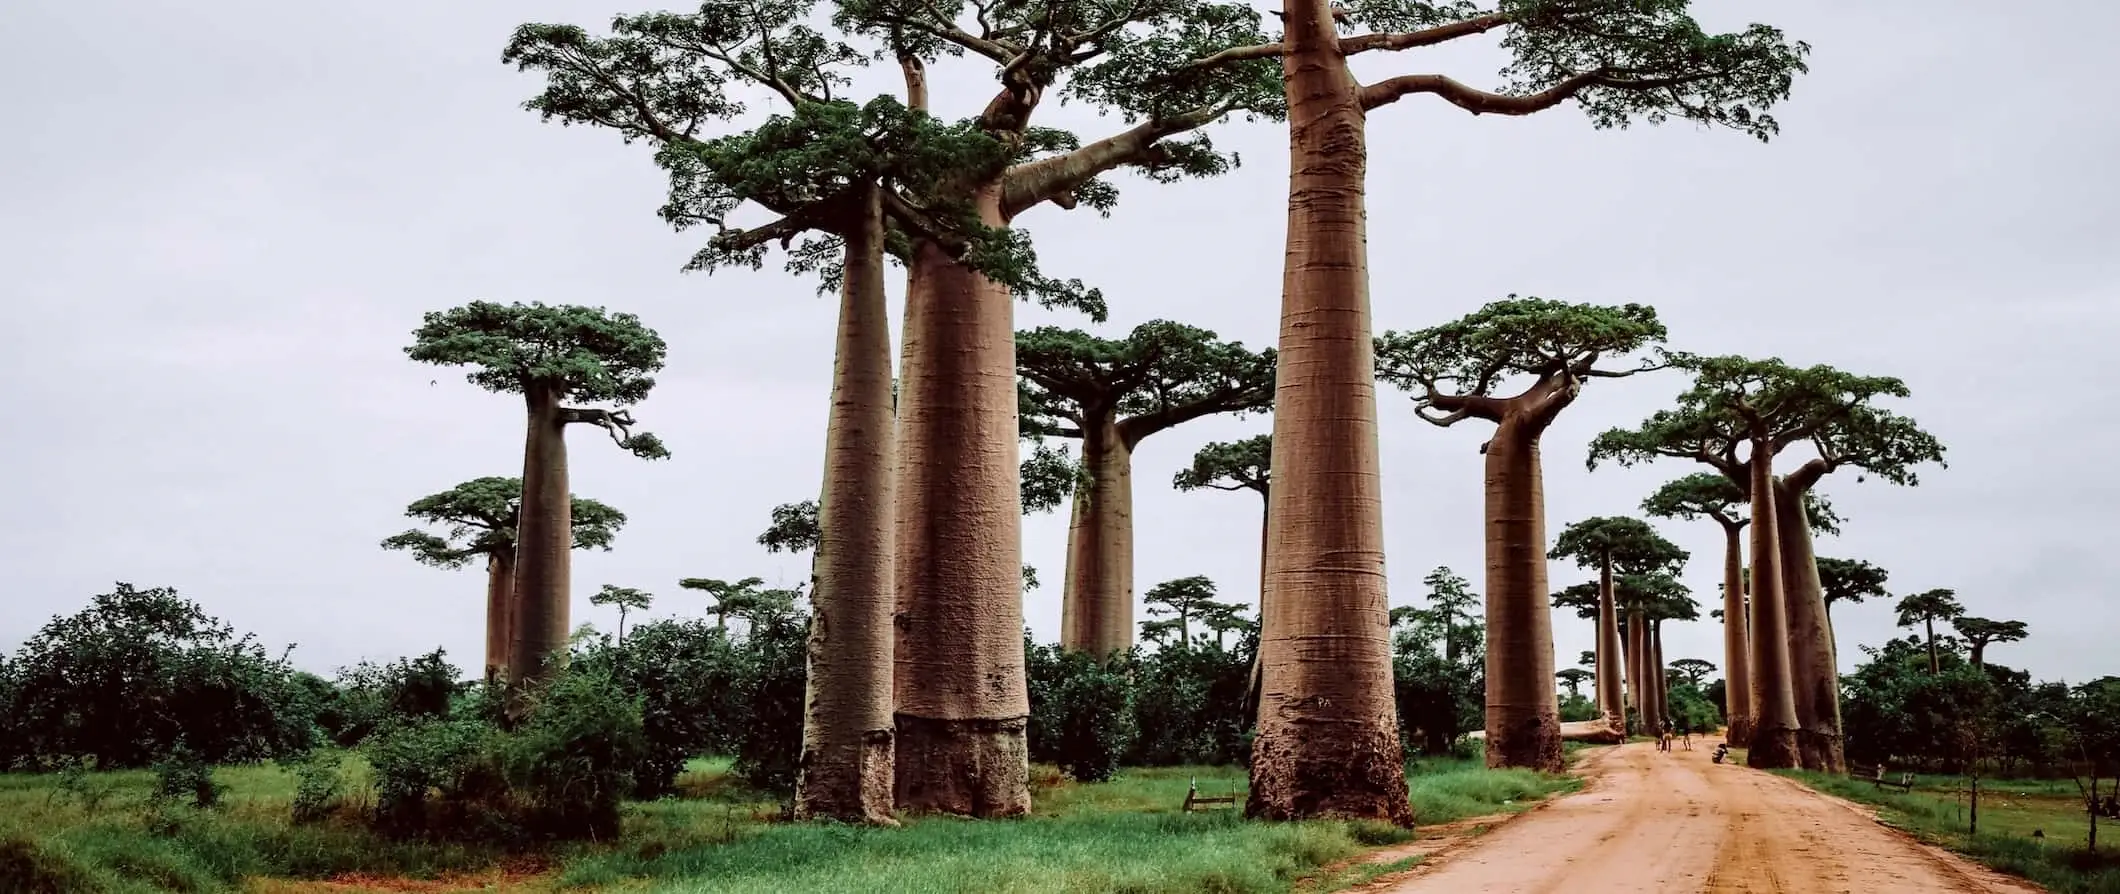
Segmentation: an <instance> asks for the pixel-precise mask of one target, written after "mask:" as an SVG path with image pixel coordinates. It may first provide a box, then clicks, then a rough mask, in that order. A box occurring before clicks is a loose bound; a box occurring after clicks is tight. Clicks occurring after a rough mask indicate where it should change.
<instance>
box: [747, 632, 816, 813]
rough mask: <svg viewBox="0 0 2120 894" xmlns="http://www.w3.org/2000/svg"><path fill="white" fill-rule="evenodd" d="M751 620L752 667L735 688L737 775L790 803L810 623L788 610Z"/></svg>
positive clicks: (797, 756) (796, 764)
mask: <svg viewBox="0 0 2120 894" xmlns="http://www.w3.org/2000/svg"><path fill="white" fill-rule="evenodd" d="M769 592H773V591H769ZM778 592H786V591H778ZM753 618H754V620H753V623H752V625H751V630H750V633H749V635H748V636H747V637H746V642H745V644H746V646H747V647H748V649H747V651H748V652H749V653H750V660H751V662H752V664H751V666H750V667H749V668H747V669H746V673H745V674H744V676H743V677H742V678H741V680H740V682H739V683H738V688H737V697H738V698H739V699H741V700H742V701H743V703H744V705H745V706H746V708H747V713H746V715H745V717H744V720H743V726H742V727H740V728H739V730H738V732H737V736H736V767H735V769H736V775H737V776H739V777H741V778H742V779H743V780H744V781H745V782H748V783H750V784H751V785H752V786H754V787H756V788H758V789H759V790H761V791H766V792H773V793H776V794H779V795H782V796H784V797H786V798H789V799H792V798H793V796H794V792H795V776H796V772H797V770H798V769H799V765H800V761H801V758H802V723H803V699H804V698H805V696H806V695H807V692H808V690H807V685H808V681H809V661H808V652H807V649H808V639H809V626H810V625H809V618H808V616H806V615H803V614H800V613H798V612H795V611H793V610H792V609H790V610H789V611H788V612H787V613H784V614H774V615H754V616H753Z"/></svg>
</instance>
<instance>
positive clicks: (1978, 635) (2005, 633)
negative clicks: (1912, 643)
mask: <svg viewBox="0 0 2120 894" xmlns="http://www.w3.org/2000/svg"><path fill="white" fill-rule="evenodd" d="M1951 627H1952V628H1953V629H1955V630H1957V631H1958V635H1959V637H1961V638H1963V639H1964V640H1965V643H1966V646H1967V648H1968V649H1969V650H1970V658H1971V660H1972V662H1973V666H1974V667H1980V666H1982V665H1983V664H1985V663H1986V662H1985V659H1986V657H1987V647H1988V646H1990V645H1993V644H1995V643H2014V642H2017V641H2019V640H2022V639H2024V638H2025V637H2026V636H2028V635H2030V634H2029V633H2028V632H2027V631H2026V630H2025V627H2024V622H2023V621H1994V620H1989V619H1987V618H1976V617H1973V616H1972V615H1960V616H1958V617H1955V618H1952V619H1951Z"/></svg>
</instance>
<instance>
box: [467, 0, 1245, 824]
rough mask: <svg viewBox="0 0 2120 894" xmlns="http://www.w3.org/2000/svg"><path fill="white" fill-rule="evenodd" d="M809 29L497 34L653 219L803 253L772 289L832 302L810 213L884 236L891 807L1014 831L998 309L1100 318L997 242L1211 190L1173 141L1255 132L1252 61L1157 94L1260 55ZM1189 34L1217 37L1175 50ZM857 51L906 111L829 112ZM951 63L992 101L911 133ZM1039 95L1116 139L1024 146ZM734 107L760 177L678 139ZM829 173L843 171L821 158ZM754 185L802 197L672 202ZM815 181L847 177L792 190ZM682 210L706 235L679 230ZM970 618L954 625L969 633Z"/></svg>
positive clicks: (847, 10)
mask: <svg viewBox="0 0 2120 894" xmlns="http://www.w3.org/2000/svg"><path fill="white" fill-rule="evenodd" d="M813 11H814V7H813V6H811V5H809V4H802V3H793V4H782V5H778V6H770V7H764V8H759V9H750V8H743V9H738V8H736V7H731V6H728V5H727V4H721V3H708V4H705V5H703V6H702V7H701V9H700V11H699V12H697V13H693V14H678V13H651V14H645V15H636V16H625V17H621V18H620V19H618V20H617V21H616V22H615V23H614V26H613V28H612V32H613V33H612V34H611V35H610V36H608V37H598V38H592V37H589V36H588V35H586V34H585V33H584V32H583V31H582V30H581V29H579V28H572V27H570V26H551V25H529V26H524V27H523V28H522V29H519V30H518V32H517V36H516V40H515V41H514V42H513V43H511V45H510V47H509V50H508V52H507V54H506V56H505V58H506V59H508V61H511V62H515V63H517V64H518V65H521V66H524V67H530V68H536V69H539V70H541V71H544V72H545V73H546V74H547V75H548V78H549V80H550V81H551V84H552V89H550V90H548V91H546V93H545V95H543V96H541V97H539V98H538V99H537V100H533V102H532V107H533V108H535V109H537V110H539V111H541V112H544V113H545V114H547V115H548V116H551V117H558V118H560V119H561V120H562V121H563V122H568V123H586V124H593V125H597V126H604V127H609V128H612V129H615V130H618V131H619V132H620V134H621V136H622V137H623V138H626V139H628V140H629V141H630V140H632V139H636V138H638V139H644V140H646V141H648V142H650V143H651V144H652V145H654V146H655V147H656V148H657V150H658V152H657V158H658V160H659V161H661V162H662V163H663V164H664V165H665V166H666V167H668V168H670V169H671V171H672V174H673V190H672V192H673V201H672V203H671V206H670V207H668V208H666V209H665V212H664V213H665V216H666V217H669V218H671V219H672V221H673V222H674V223H678V224H680V225H682V224H685V223H690V222H695V221H696V222H703V223H712V224H714V225H716V226H717V227H719V226H723V225H724V223H723V222H724V221H725V220H726V215H722V214H716V213H712V212H713V211H714V210H715V209H714V207H713V204H711V203H694V202H692V201H691V200H693V199H697V198H701V197H705V198H707V199H711V200H712V202H714V203H725V204H727V205H730V206H732V207H733V206H734V205H737V204H741V203H746V202H748V203H751V204H756V205H759V206H761V207H763V208H765V209H766V210H767V211H769V212H771V213H772V214H774V215H776V219H775V220H774V221H772V222H770V223H767V224H762V225H760V226H758V227H753V228H750V229H749V231H748V232H749V233H751V234H753V235H756V236H773V237H778V238H779V239H780V240H781V241H782V243H783V244H784V245H786V244H789V243H792V242H793V240H795V239H797V238H803V234H805V233H808V234H810V235H809V236H808V237H807V238H804V241H803V243H802V244H801V245H800V246H799V247H796V248H795V249H794V250H793V251H792V252H791V258H792V260H791V264H792V265H793V266H795V267H796V268H797V269H801V270H811V269H818V270H823V271H825V272H826V273H827V274H828V276H827V278H828V279H829V278H830V274H831V273H832V272H833V271H834V270H835V269H837V265H838V264H839V263H840V261H841V259H842V258H843V257H846V256H847V255H845V248H846V246H845V245H844V244H843V243H844V242H845V241H846V240H847V239H849V238H850V237H848V236H847V235H845V233H846V230H845V228H844V227H840V226H837V225H828V224H827V223H826V221H827V218H828V215H825V214H823V213H822V212H823V211H825V210H826V209H827V208H828V207H831V206H838V205H843V206H848V207H858V208H861V209H864V210H862V211H861V214H862V215H863V218H862V219H864V220H866V221H868V222H870V223H873V222H875V221H877V220H878V217H879V214H878V211H879V210H880V216H881V219H882V221H883V222H884V224H885V226H887V227H889V228H890V229H891V230H892V231H895V235H894V237H893V242H892V250H893V251H894V253H896V254H897V255H898V256H899V257H900V258H901V259H902V260H903V261H904V262H905V263H906V264H907V266H908V268H909V272H910V277H909V281H910V284H911V288H910V289H909V292H908V300H907V306H906V322H905V343H904V349H903V362H902V368H903V378H902V383H903V388H902V391H901V393H900V404H899V407H898V427H897V453H898V455H897V461H898V466H897V469H898V481H897V492H896V494H895V504H896V506H895V514H896V516H897V518H899V519H900V520H901V521H904V522H905V523H902V524H899V525H898V526H897V528H896V530H897V531H899V532H901V533H903V534H904V536H905V537H906V539H905V540H903V541H900V542H897V543H895V544H893V546H894V548H895V549H896V551H897V552H898V560H897V561H896V562H895V567H896V569H897V571H896V580H895V582H894V590H895V591H896V593H895V595H896V599H897V602H898V615H897V616H898V619H899V621H900V624H899V627H898V631H897V632H898V636H897V648H896V654H895V670H894V675H893V682H894V685H895V688H896V690H897V712H896V715H895V717H894V723H895V727H896V729H895V734H896V736H897V742H898V748H897V767H896V775H897V796H898V797H897V799H898V801H900V802H901V803H903V804H904V805H905V806H908V807H913V808H918V809H928V810H937V811H943V812H950V813H960V814H972V815H978V816H1007V815H1016V814H1021V813H1023V812H1026V811H1027V810H1028V809H1029V789H1028V764H1027V752H1026V751H1025V742H1024V738H1023V721H1024V717H1025V715H1027V713H1028V711H1029V703H1028V696H1027V694H1026V692H1025V690H1024V684H1023V682H1022V680H1023V668H1022V661H1023V658H1022V647H1021V643H1020V642H1019V640H1020V637H1021V628H1022V610H1021V605H1020V596H1019V592H1020V589H1019V588H1020V585H1021V582H1020V580H1018V579H1015V578H1009V577H1008V576H1007V570H1008V569H1009V568H1011V567H1017V568H1020V567H1021V566H1020V562H1019V561H1018V560H1017V559H1015V558H1012V557H1014V556H1016V555H1017V554H1018V553H1019V552H1020V544H1019V538H1018V536H1017V534H1018V528H1019V525H1020V521H1019V520H1018V514H1017V512H1016V511H1015V509H1016V507H1015V506H1014V503H1015V501H1016V499H1017V497H1018V494H1017V491H1016V485H1015V482H1014V481H1013V480H1011V479H1012V477H1013V475H1014V474H1015V473H1016V462H1015V456H1014V453H1015V448H1016V445H1015V440H1014V439H1015V434H1016V425H1015V419H1014V418H1013V414H1012V406H1013V404H1012V403H1011V402H1010V398H1011V397H1012V395H1010V394H1009V393H1008V391H1009V389H1008V388H1007V381H1008V379H1007V376H1008V372H1009V370H1011V369H1012V368H1013V366H1014V356H1013V344H1012V339H1011V338H1010V333H1011V329H1012V328H1013V327H1012V316H1013V308H1012V307H1010V305H1009V302H1008V301H1007V296H1008V294H1009V293H1010V292H1013V293H1015V294H1016V295H1018V296H1023V297H1030V298H1036V299H1038V300H1040V301H1042V302H1046V303H1049V304H1070V305H1074V306H1077V307H1083V308H1097V309H1099V310H1098V312H1097V313H1096V314H1094V316H1097V317H1099V318H1101V296H1099V295H1097V294H1096V292H1095V290H1093V289H1088V288H1086V287H1085V286H1084V285H1083V284H1082V283H1081V282H1080V281H1077V280H1060V279H1055V278H1051V277H1047V276H1045V275H1043V274H1042V273H1040V272H1039V271H1038V269H1037V266H1036V264H1035V260H1034V259H1033V258H1032V256H1031V254H1030V252H1029V251H1028V246H1029V239H1028V235H1027V234H1025V233H1024V232H1022V231H1021V230H1017V229H1013V228H1011V226H1010V225H1011V223H1012V222H1013V220H1014V219H1015V218H1016V217H1017V215H1019V214H1021V213H1023V212H1025V211H1027V210H1029V209H1031V208H1033V207H1037V206H1039V205H1042V204H1045V203H1048V202H1050V203H1052V204H1055V205H1059V206H1061V207H1069V208H1071V207H1075V206H1077V205H1089V206H1091V207H1093V208H1099V209H1107V208H1109V207H1110V206H1111V204H1112V202H1113V201H1114V200H1115V199H1116V192H1115V190H1113V189H1112V187H1111V186H1110V185H1109V184H1108V183H1106V182H1104V181H1102V180H1100V179H1098V178H1099V177H1100V175H1103V174H1106V173H1108V172H1110V171H1113V170H1115V169H1118V168H1122V167H1133V168H1137V169H1141V170H1143V171H1145V172H1147V173H1148V174H1149V176H1150V177H1151V178H1153V179H1159V180H1169V179H1175V178H1179V177H1184V176H1200V175H1212V174H1217V173H1220V172H1222V171H1224V170H1226V169H1228V168H1229V167H1230V166H1232V165H1233V164H1234V159H1233V157H1231V156H1227V155H1224V154H1221V153H1219V152H1217V151H1216V150H1215V149H1214V148H1213V146H1212V145H1211V144H1210V143H1209V142H1208V141H1207V140H1206V139H1205V138H1204V137H1200V136H1197V135H1195V136H1192V137H1187V136H1186V135H1187V134H1190V133H1191V132H1192V131H1195V130H1197V129H1198V128H1201V127H1204V126H1206V125H1208V124H1211V123H1213V122H1214V121H1216V120H1219V119H1221V118H1223V117H1225V116H1227V115H1230V114H1233V113H1240V112H1242V113H1258V114H1265V115H1276V114H1278V112H1279V108H1280V105H1281V97H1280V96H1279V94H1278V91H1276V90H1274V89H1273V87H1274V86H1275V85H1274V82H1273V80H1272V78H1271V64H1270V63H1268V62H1266V61H1265V60H1264V58H1263V57H1258V58H1253V59H1249V60H1232V61H1231V62H1230V64H1229V65H1227V66H1217V67H1216V69H1215V70H1213V71H1208V72H1197V73H1195V74H1194V75H1193V76H1189V77H1186V78H1184V79H1183V83H1177V82H1174V81H1173V80H1172V79H1171V78H1169V77H1167V75H1169V74H1171V73H1172V72H1173V71H1174V69H1175V68H1176V67H1179V66H1183V65H1185V63H1187V62H1188V61H1189V60H1193V59H1197V58H1202V57H1205V56H1207V55H1209V54H1211V53H1214V52H1216V51H1218V50H1221V49H1225V48H1227V47H1228V46H1229V45H1230V44H1231V42H1232V41H1234V42H1236V43H1242V44H1247V45H1248V44H1257V43H1261V42H1263V40H1264V37H1263V34H1262V33H1261V32H1260V31H1259V29H1258V26H1257V14H1256V13H1252V12H1250V11H1249V10H1246V9H1243V8H1242V7H1237V6H1233V5H1230V6H1224V5H1219V4H1210V3H1202V2H1198V0H1180V2H1172V3H1159V4H1149V5H1139V6H1132V7H1127V8H1125V9H1118V10H1115V9H1114V8H1112V7H1109V6H1106V5H1099V4H1095V3H1090V2H1087V0H1069V2H1064V3H1061V4H1060V5H1058V6H1054V5H1051V4H1048V5H1045V6H1040V7H1037V8H1032V7H1028V6H1025V7H1006V8H981V9H979V10H977V11H976V13H975V11H974V10H971V9H965V8H962V7H949V6H947V5H941V6H938V5H934V4H918V3H908V2H903V0H856V2H847V3H841V4H838V5H837V6H836V7H835V9H834V12H835V15H834V16H833V17H832V31H833V32H835V33H832V34H824V33H820V32H819V31H817V30H816V29H815V28H814V27H813V26H812V25H810V24H809V19H810V18H811V15H812V13H813ZM1201 21H1212V22H1215V23H1217V24H1218V25H1220V26H1221V27H1208V28H1200V27H1194V26H1195V25H1196V23H1198V22H1201ZM850 41H865V42H867V45H864V46H859V47H857V46H855V45H854V44H853V43H851V42H850ZM875 44H880V45H881V46H880V49H881V51H882V52H883V53H885V54H888V55H891V56H893V57H895V58H896V59H897V61H898V63H899V68H900V71H901V73H902V74H903V76H904V80H905V93H906V98H905V101H904V102H903V103H902V104H900V103H897V102H896V101H895V100H889V99H888V98H878V99H877V100H873V101H871V102H869V103H866V104H860V105H857V104H855V103H853V102H851V101H848V100H844V99H840V98H839V97H838V93H839V92H841V91H843V90H844V89H845V88H846V87H847V86H848V77H847V72H848V71H849V70H850V69H851V68H852V67H853V66H856V65H859V64H861V63H862V62H863V61H864V60H865V58H866V57H867V56H869V55H871V53H870V52H869V50H870V47H871V46H873V45H875ZM962 53H969V54H970V55H973V56H975V57H978V58H982V59H984V60H986V61H987V62H989V63H991V64H992V66H993V69H994V72H995V73H996V74H997V75H998V79H999V81H1000V84H999V89H998V91H997V92H996V93H995V94H994V95H993V99H992V100H991V101H989V102H988V103H986V106H985V108H984V109H983V110H981V111H980V112H978V113H977V114H976V115H973V116H971V117H963V116H956V115H946V116H940V117H934V116H930V115H929V114H928V112H929V94H930V91H929V84H928V70H927V62H928V61H930V60H932V59H934V58H936V57H938V56H940V55H958V54H962ZM971 76H972V77H974V78H977V77H979V75H978V74H977V73H976V72H974V73H971ZM973 83H977V81H974V82H973ZM1056 84H1060V85H1061V86H1059V87H1058V88H1057V89H1060V90H1063V91H1064V92H1065V93H1066V94H1067V95H1069V96H1070V97H1072V98H1075V99H1078V100H1082V101H1085V102H1087V103H1089V104H1091V105H1093V106H1095V107H1097V108H1099V109H1101V110H1106V111H1118V112H1120V113H1121V114H1123V115H1125V116H1127V117H1128V118H1130V119H1132V120H1131V121H1130V124H1131V126H1129V127H1128V128H1126V129H1125V130H1124V131H1122V132H1120V133H1118V134H1115V135H1113V136H1111V137H1108V138H1106V139H1102V140H1098V141H1094V142H1090V143H1082V142H1080V141H1079V140H1077V139H1076V138H1075V137H1074V136H1073V135H1072V134H1068V133H1065V132H1062V131H1056V130H1052V129H1047V128H1039V127H1035V126H1033V124H1032V116H1033V113H1034V112H1035V110H1036V109H1037V107H1038V105H1039V103H1040V101H1041V100H1042V98H1043V97H1044V94H1045V92H1046V90H1047V89H1048V88H1054V87H1055V85H1056ZM739 86H740V87H748V88H752V89H755V90H756V91H758V92H760V93H762V94H765V95H769V96H775V97H777V98H779V99H781V100H784V101H785V102H786V103H787V105H788V107H789V109H790V111H789V112H788V113H786V114H785V115H784V116H776V117H775V118H774V119H769V121H768V123H767V125H764V126H763V128H766V129H770V128H774V127H775V126H776V125H780V126H779V128H778V130H776V131H774V133H775V136H776V137H777V139H775V140H772V141H769V144H768V145H767V146H766V147H765V148H764V149H763V150H762V151H763V152H764V153H772V155H770V157H768V156H766V155H762V154H761V150H760V149H759V148H758V147H756V146H753V145H751V144H752V143H754V142H756V141H755V139H754V137H753V135H740V136H738V137H732V138H722V139H716V140H705V139H701V138H700V137H699V136H698V134H699V131H700V129H701V127H702V126H704V125H706V124H709V123H712V122H713V121H714V120H716V119H720V118H727V117H729V116H730V115H733V114H735V113H737V112H740V111H742V105H741V104H740V103H738V102H735V101H734V99H733V96H732V94H734V93H735V92H736V91H735V90H734V89H733V88H736V87H739ZM725 88H732V89H730V92H724V90H725ZM975 89H976V88H975ZM944 121H955V122H958V123H955V124H944V123H943V122H944ZM841 154H844V155H846V156H848V157H849V158H847V159H837V158H835V156H838V155H841ZM907 158H925V159H928V160H930V161H931V162H932V163H926V164H912V163H903V164H901V163H897V162H892V163H891V164H890V165H888V167H889V172H888V173H887V174H886V175H884V176H880V177H871V176H869V175H870V174H874V173H876V168H875V167H874V166H872V165H868V164H866V161H867V160H870V159H880V160H886V161H889V160H892V159H900V160H902V159H907ZM724 160H733V161H734V162H735V163H734V164H732V165H724V164H723V163H722V162H723V161H724ZM750 166H755V168H756V169H757V170H756V172H755V173H757V175H758V176H759V177H760V178H761V179H764V180H766V181H768V182H769V183H775V184H777V183H783V182H788V181H794V182H797V183H800V184H804V185H810V186H816V187H819V188H817V189H814V190H812V191H809V192H802V191H798V190H793V189H785V190H783V189H767V190H762V191H755V192H744V191H735V190H722V189H721V188H720V187H721V186H722V185H723V184H721V183H719V182H709V183H708V184H707V186H706V187H697V186H694V184H697V183H700V182H701V181H702V178H699V177H696V176H694V174H695V173H697V172H698V171H700V170H703V169H704V170H707V171H709V172H715V171H721V172H724V173H725V172H729V171H748V170H750ZM819 168H823V169H825V170H824V171H823V173H830V172H832V171H841V172H846V173H847V174H848V176H846V177H844V178H843V179H833V178H830V177H819V176H807V175H809V174H812V173H815V172H817V169H819ZM787 169H795V170H797V171H799V172H801V174H803V175H805V176H794V175H791V174H789V173H788V171H787ZM705 179H706V180H708V181H713V180H717V179H719V178H705ZM691 204H700V205H701V206H702V208H703V211H702V212H699V213H695V212H692V211H689V210H686V208H687V206H688V205H691ZM869 232H871V233H873V232H875V230H874V229H873V228H871V229H870V230H869ZM749 238H750V237H743V240H744V241H748V240H749ZM736 240H737V237H733V236H731V237H728V238H727V239H725V240H724V239H719V238H718V241H729V242H734V241H736ZM763 242H764V240H762V239H761V240H759V242H758V243H757V244H758V245H762V244H763ZM754 247H755V246H754ZM710 250H716V249H714V248H713V247H712V246H710ZM736 256H737V257H743V256H742V255H741V254H737V255H736ZM754 257H755V256H754ZM849 269H851V268H849ZM824 502H825V503H826V504H829V503H830V502H831V501H830V500H826V501H824ZM909 520H918V521H919V523H918V524H913V523H911V522H910V521H909ZM827 527H829V525H828V526H827ZM848 536H850V537H851V536H853V534H852V533H851V532H849V534H848ZM828 561H837V560H829V559H828ZM968 602H970V603H971V604H975V605H976V608H975V609H973V610H966V609H965V606H966V605H967V604H968Z"/></svg>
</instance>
